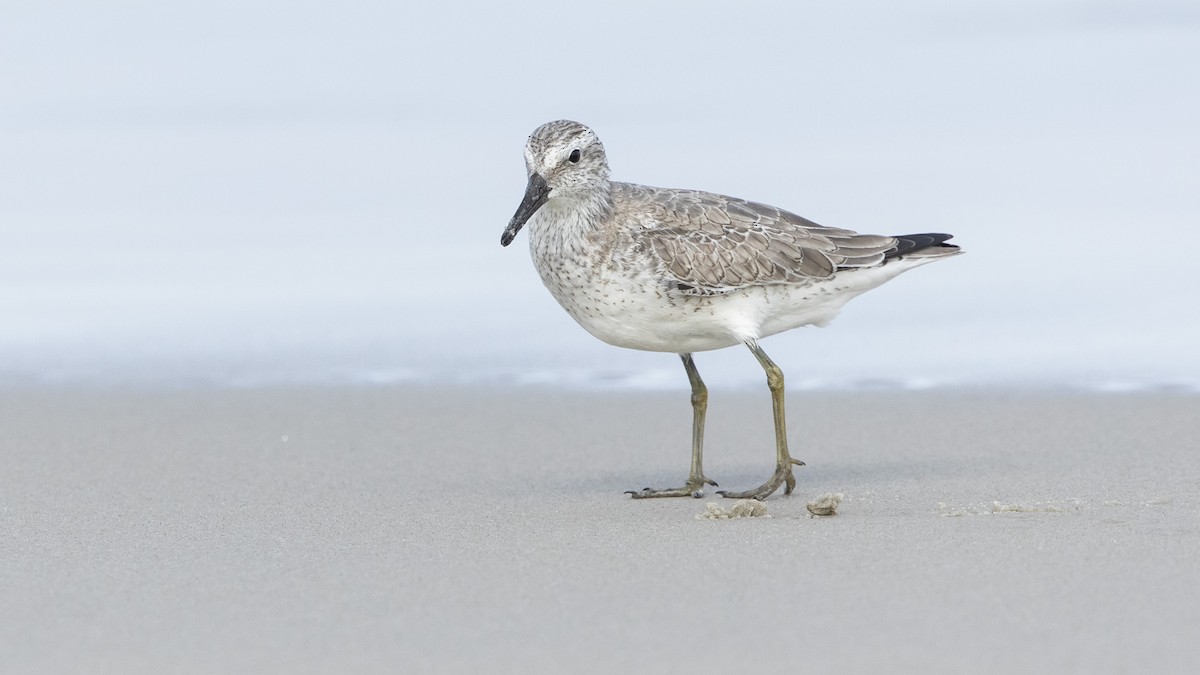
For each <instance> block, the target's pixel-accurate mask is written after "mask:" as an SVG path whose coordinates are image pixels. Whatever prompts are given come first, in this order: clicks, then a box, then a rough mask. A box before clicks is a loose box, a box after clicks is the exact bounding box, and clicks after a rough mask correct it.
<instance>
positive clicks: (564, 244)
mask: <svg viewBox="0 0 1200 675" xmlns="http://www.w3.org/2000/svg"><path fill="white" fill-rule="evenodd" d="M612 212H613V196H612V186H611V184H609V183H608V182H607V181H605V182H604V183H603V184H602V185H591V186H589V189H587V190H576V191H572V192H569V193H566V194H563V195H560V196H556V197H554V198H552V199H550V200H549V201H547V202H546V203H545V204H544V205H543V206H542V208H540V209H538V212H537V214H536V215H535V219H534V222H532V223H531V226H532V227H531V229H532V230H533V231H532V232H531V233H530V234H531V241H532V240H542V241H543V245H549V246H553V247H558V248H569V249H574V248H577V247H585V248H586V247H587V246H588V245H589V242H590V241H592V240H594V239H595V237H596V236H597V234H598V233H599V232H600V230H601V223H603V222H604V221H605V220H607V219H608V218H609V216H611V215H612Z"/></svg>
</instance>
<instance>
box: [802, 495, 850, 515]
mask: <svg viewBox="0 0 1200 675" xmlns="http://www.w3.org/2000/svg"><path fill="white" fill-rule="evenodd" d="M845 496H846V495H844V494H842V493H840V492H826V493H825V494H823V495H821V496H820V497H817V498H816V499H814V500H812V501H811V502H809V503H808V512H809V513H811V514H813V515H814V516H836V515H837V509H838V505H839V504H841V503H842V498H843V497H845Z"/></svg>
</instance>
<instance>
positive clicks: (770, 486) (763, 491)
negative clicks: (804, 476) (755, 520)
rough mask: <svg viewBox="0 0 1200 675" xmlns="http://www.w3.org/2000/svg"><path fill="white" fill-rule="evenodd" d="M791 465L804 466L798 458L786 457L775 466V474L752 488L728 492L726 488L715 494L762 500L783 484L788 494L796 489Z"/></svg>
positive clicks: (733, 497) (732, 497) (727, 497)
mask: <svg viewBox="0 0 1200 675" xmlns="http://www.w3.org/2000/svg"><path fill="white" fill-rule="evenodd" d="M792 465H795V466H804V462H801V461H800V460H798V459H792V458H791V457H788V458H787V461H786V462H783V463H780V464H779V465H777V466H776V467H775V474H774V475H773V476H771V477H770V478H769V479H767V482H765V483H763V484H762V485H759V486H758V487H756V488H754V489H753V490H746V491H745V492H730V491H728V490H718V491H717V494H719V495H721V496H722V497H725V498H726V499H758V500H763V499H766V498H767V497H770V496H771V495H772V494H773V493H774V492H775V491H776V490H778V489H779V486H780V485H783V486H784V488H783V494H785V495H790V494H792V490H794V489H796V477H795V476H793V475H792Z"/></svg>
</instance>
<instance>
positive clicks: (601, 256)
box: [500, 120, 960, 499]
mask: <svg viewBox="0 0 1200 675" xmlns="http://www.w3.org/2000/svg"><path fill="white" fill-rule="evenodd" d="M525 167H526V170H527V172H528V179H529V181H528V184H527V186H526V189H525V196H524V198H522V200H521V204H520V206H518V207H517V212H516V213H515V214H514V215H513V217H512V220H511V221H509V223H508V227H506V228H505V229H504V234H503V235H502V236H501V237H500V243H501V245H503V246H508V245H509V244H510V243H512V241H513V238H514V237H516V236H517V233H518V232H520V230H521V228H522V227H526V226H527V227H528V229H529V252H530V255H531V256H532V257H533V264H534V267H536V268H537V271H538V274H539V275H541V277H542V282H543V283H545V285H546V288H548V289H549V290H550V293H551V295H553V296H554V298H555V299H556V300H558V303H559V304H560V305H562V308H563V309H565V310H566V311H567V313H568V314H570V315H571V317H572V318H574V319H575V321H577V322H578V323H579V325H581V326H583V328H584V329H586V330H587V331H588V332H589V333H591V334H592V335H594V336H596V337H597V338H599V339H601V340H603V341H604V342H607V343H609V344H611V345H616V346H618V347H626V348H629V349H641V350H647V351H655V352H674V353H677V354H679V356H680V358H681V359H682V360H683V367H684V369H685V370H686V371H687V377H688V381H689V382H690V383H691V388H692V466H691V471H690V473H689V475H688V478H687V482H686V483H685V484H684V485H683V486H681V487H677V488H665V489H653V488H644V489H642V490H630V491H629V492H628V494H631V495H633V497H634V498H637V499H642V498H648V497H686V496H692V497H701V496H703V494H704V486H706V485H712V486H714V487H716V485H717V484H716V483H715V482H713V481H712V480H709V478H708V477H707V476H705V475H704V468H703V462H702V457H703V447H704V417H705V414H706V412H707V409H708V389H707V387H705V385H704V381H703V380H702V379H700V373H699V371H697V370H696V364H695V362H694V361H693V359H692V354H693V353H694V352H702V351H708V350H713V349H722V348H724V347H731V346H734V345H738V344H741V345H745V346H746V347H747V348H749V350H750V352H751V353H752V354H754V357H755V358H756V359H757V360H758V362H759V364H760V365H761V366H762V368H763V370H764V371H765V372H766V375H767V386H768V388H769V389H770V391H771V409H772V413H773V416H774V423H775V453H776V459H775V472H774V473H773V474H772V475H771V477H770V478H768V479H767V481H766V482H764V483H763V484H762V485H760V486H758V487H756V488H753V489H750V490H746V491H744V492H730V491H720V492H718V493H717V494H720V495H721V496H723V497H729V498H735V499H747V498H752V499H765V498H766V497H768V496H770V495H771V494H772V493H774V492H775V491H776V490H778V489H779V486H780V485H783V486H785V487H784V494H790V493H791V492H792V490H793V489H794V488H795V486H796V479H795V476H794V475H793V474H792V467H793V466H803V465H804V462H801V461H800V460H798V459H794V458H793V457H792V456H791V454H790V453H789V452H788V445H787V427H786V423H785V416H784V403H783V395H784V386H783V371H781V370H780V369H779V366H777V365H775V363H774V362H773V361H771V359H770V358H769V357H768V356H767V354H766V352H764V351H763V350H762V347H760V346H759V344H758V341H759V340H760V339H761V338H764V337H767V336H769V335H775V334H776V333H781V332H783V331H786V330H790V329H792V328H797V327H799V326H808V325H817V326H821V325H824V324H826V323H828V322H829V321H830V320H831V319H832V318H833V317H834V316H835V315H836V314H837V313H838V311H839V310H840V309H841V308H842V305H844V304H846V302H847V301H848V300H850V299H851V298H853V297H855V296H856V295H859V294H860V293H864V292H866V291H869V290H871V289H872V288H875V287H876V286H879V285H880V284H883V283H884V282H885V281H888V280H889V279H892V278H893V277H895V276H896V275H898V274H900V273H901V272H904V271H907V270H910V269H912V268H914V267H917V266H920V265H924V264H925V263H928V262H933V261H934V260H940V259H942V258H946V257H949V256H952V255H955V254H957V253H959V252H960V250H959V248H958V247H957V246H955V245H953V244H947V243H945V242H946V241H947V240H948V239H950V238H951V235H948V234H906V235H900V236H883V235H877V234H858V233H856V232H852V231H850V230H843V229H837V228H832V227H826V226H823V225H818V224H817V223H814V222H812V221H811V220H806V219H804V218H801V217H800V216H797V215H795V214H793V213H789V212H788V211H784V210H783V209H778V208H775V207H773V206H767V205H766V204H759V203H756V202H751V201H747V200H744V199H737V198H734V197H726V196H723V195H718V194H712V193H708V192H700V191H697V190H677V189H666V188H655V187H648V186H645V185H635V184H633V183H619V182H616V181H612V180H609V168H608V158H607V157H606V156H605V153H604V146H603V145H601V143H600V139H599V138H597V136H596V134H595V132H593V131H592V130H591V129H589V128H588V127H586V126H584V125H582V124H580V123H578V122H572V121H569V120H559V121H556V122H548V123H546V124H543V125H542V126H540V127H538V128H537V129H536V130H534V132H533V134H532V135H530V137H529V140H528V142H527V143H526V144H525Z"/></svg>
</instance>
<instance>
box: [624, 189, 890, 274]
mask: <svg viewBox="0 0 1200 675" xmlns="http://www.w3.org/2000/svg"><path fill="white" fill-rule="evenodd" d="M623 187H625V186H623ZM625 196H626V198H631V199H633V200H635V201H638V202H642V204H645V203H646V202H650V203H651V205H652V209H651V211H652V212H653V213H654V215H655V217H654V218H653V219H652V220H650V221H646V222H642V223H640V227H639V228H638V229H637V230H636V231H635V232H634V233H633V235H634V236H635V237H636V238H637V239H638V240H639V241H640V243H641V244H642V248H643V249H644V250H647V251H649V252H651V253H652V254H653V255H654V256H655V257H657V258H658V260H659V261H660V262H661V269H662V270H663V271H664V272H665V273H666V274H668V275H669V276H670V277H673V278H674V280H675V281H676V285H677V286H678V287H679V289H680V290H681V291H683V292H685V293H692V294H697V295H713V294H718V293H725V292H729V291H732V290H735V289H738V288H746V287H749V286H764V285H774V284H790V283H799V282H803V281H806V280H814V279H827V278H829V277H830V276H832V275H833V273H834V272H835V271H836V270H838V269H843V268H847V267H871V266H875V265H879V264H881V263H882V262H883V260H884V256H885V255H886V254H887V253H888V252H889V251H891V250H893V249H895V248H896V239H895V238H893V237H885V236H881V235H874V234H857V233H855V232H851V231H850V230H842V229H838V228H833V227H825V226H823V225H818V224H817V223H814V222H812V221H811V220H807V219H805V218H801V217H800V216H797V215H795V214H793V213H789V212H787V211H783V210H781V209H777V208H775V207H773V206H768V205H766V204H758V203H756V202H749V201H745V200H742V199H736V198H733V197H725V196H722V195H716V194H711V193H707V192H695V191H689V190H663V189H656V188H645V187H642V186H631V185H627V189H626V190H625Z"/></svg>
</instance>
